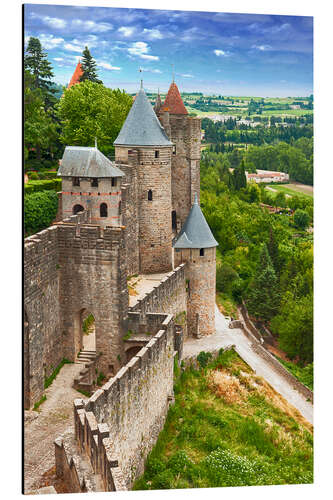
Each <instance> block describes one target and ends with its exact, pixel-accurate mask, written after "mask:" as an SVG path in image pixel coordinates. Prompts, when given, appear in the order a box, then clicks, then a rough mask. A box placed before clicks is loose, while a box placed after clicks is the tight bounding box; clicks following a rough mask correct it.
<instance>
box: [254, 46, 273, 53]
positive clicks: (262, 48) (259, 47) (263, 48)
mask: <svg viewBox="0 0 333 500" xmlns="http://www.w3.org/2000/svg"><path fill="white" fill-rule="evenodd" d="M271 48H272V47H271V46H270V45H252V47H251V49H257V50H261V51H262V52H264V51H265V50H270V49H271Z"/></svg>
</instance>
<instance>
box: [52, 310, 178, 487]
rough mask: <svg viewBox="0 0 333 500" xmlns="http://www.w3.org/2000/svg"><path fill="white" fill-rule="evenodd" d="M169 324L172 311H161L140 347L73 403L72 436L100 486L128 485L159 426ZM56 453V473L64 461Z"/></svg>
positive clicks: (168, 395)
mask: <svg viewBox="0 0 333 500" xmlns="http://www.w3.org/2000/svg"><path fill="white" fill-rule="evenodd" d="M173 326H174V324H173V319H172V316H171V315H168V316H166V318H165V320H164V321H163V323H162V324H161V327H160V330H159V331H158V332H157V333H156V335H154V337H153V338H152V339H151V340H150V341H149V342H148V344H147V345H146V347H143V348H142V349H141V350H140V351H139V352H138V353H137V355H136V356H134V357H133V358H132V359H131V360H130V361H129V362H128V363H127V364H126V365H125V366H124V367H123V368H121V369H120V371H119V372H118V373H117V374H116V375H115V376H114V377H113V378H111V379H110V380H109V381H108V382H107V383H106V384H105V385H104V386H103V387H102V388H101V389H99V390H98V391H96V392H95V393H94V394H93V396H92V397H91V398H90V399H89V400H88V401H87V402H86V404H84V403H83V401H82V400H79V401H76V403H75V407H74V419H75V436H76V440H77V442H78V444H79V448H80V449H81V451H82V452H83V453H85V454H86V455H87V456H88V458H89V460H90V463H91V465H92V467H93V469H94V472H95V474H100V475H101V477H102V481H103V484H104V488H105V490H106V491H116V490H118V489H125V488H126V489H129V488H130V487H131V486H132V484H133V481H134V480H135V479H136V478H137V477H138V476H139V475H141V474H142V473H143V471H144V462H145V459H146V457H147V455H148V453H149V452H150V451H151V449H152V447H153V446H154V444H155V442H156V440H157V438H158V435H159V433H160V431H161V430H162V428H163V425H164V422H165V418H166V415H167V412H168V408H169V405H170V402H172V401H173V362H174V356H173V354H174V348H173ZM56 452H58V453H59V449H58V450H57V447H56ZM61 456H62V457H63V459H60V460H58V464H57V474H58V470H59V471H60V472H59V474H61V471H62V470H63V467H64V465H63V463H65V462H63V461H64V460H65V455H64V454H62V455H61ZM58 458H59V454H58ZM66 460H67V463H68V460H70V459H68V457H67V458H66ZM65 465H66V463H65ZM118 466H119V469H117V470H116V471H115V469H114V468H116V467H118ZM114 472H116V476H115V474H114Z"/></svg>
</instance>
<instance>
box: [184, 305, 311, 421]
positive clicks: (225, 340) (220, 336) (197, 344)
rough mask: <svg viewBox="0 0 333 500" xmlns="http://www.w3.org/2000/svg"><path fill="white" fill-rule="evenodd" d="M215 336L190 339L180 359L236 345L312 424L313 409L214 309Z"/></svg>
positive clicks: (240, 333) (258, 372)
mask: <svg viewBox="0 0 333 500" xmlns="http://www.w3.org/2000/svg"><path fill="white" fill-rule="evenodd" d="M215 324H216V333H215V334H214V335H210V336H209V337H203V338H201V339H199V340H195V339H191V340H187V341H186V342H185V343H184V348H183V358H188V357H191V356H195V355H197V354H199V352H200V351H213V350H216V349H219V348H220V347H226V346H230V345H233V344H234V345H235V346H236V347H235V348H236V351H237V353H238V354H239V355H240V357H241V358H242V359H243V360H244V361H245V362H246V363H247V364H248V365H249V366H250V367H251V368H252V370H254V371H255V372H256V373H257V375H259V376H261V377H263V378H264V379H265V380H266V381H267V382H268V383H269V384H270V385H271V386H272V387H273V388H274V389H275V390H276V391H277V392H279V393H280V394H281V395H282V396H283V397H284V398H285V399H286V400H287V401H288V402H289V403H290V404H292V405H293V406H294V407H295V408H296V409H297V410H298V411H299V412H300V413H301V414H302V415H303V417H304V418H306V420H308V422H310V423H311V424H313V405H312V404H311V403H310V402H309V401H307V400H306V398H305V397H304V396H303V395H302V394H300V393H299V392H298V391H296V390H295V389H294V388H293V386H292V384H290V383H288V382H287V381H286V380H285V379H284V378H283V377H282V376H281V375H280V374H279V373H277V372H276V371H275V370H274V369H273V368H272V367H271V365H270V364H269V363H268V362H267V361H265V360H263V359H262V358H261V356H259V355H258V354H257V353H256V352H254V350H253V349H252V346H251V342H250V340H248V338H247V337H246V336H245V334H244V333H243V331H242V330H241V329H239V328H234V329H229V328H228V321H227V320H226V319H225V317H224V316H223V314H222V313H221V312H220V311H219V310H218V308H217V307H216V309H215Z"/></svg>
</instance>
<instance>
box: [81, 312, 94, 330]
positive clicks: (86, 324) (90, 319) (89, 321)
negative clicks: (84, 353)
mask: <svg viewBox="0 0 333 500" xmlns="http://www.w3.org/2000/svg"><path fill="white" fill-rule="evenodd" d="M94 322H95V318H94V316H93V315H92V314H91V313H90V314H89V315H88V316H87V317H86V318H85V319H84V320H83V322H82V331H83V333H85V334H86V335H89V333H90V330H91V327H92V325H93V324H94Z"/></svg>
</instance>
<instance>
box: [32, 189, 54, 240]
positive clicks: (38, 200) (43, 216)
mask: <svg viewBox="0 0 333 500" xmlns="http://www.w3.org/2000/svg"><path fill="white" fill-rule="evenodd" d="M57 210H58V195H57V193H56V192H55V191H44V192H41V193H31V194H28V195H26V196H25V200H24V232H25V233H26V234H27V235H30V234H33V233H37V232H38V231H41V230H42V229H46V228H47V227H48V226H49V225H50V224H51V222H52V221H53V220H54V218H55V216H56V214H57Z"/></svg>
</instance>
